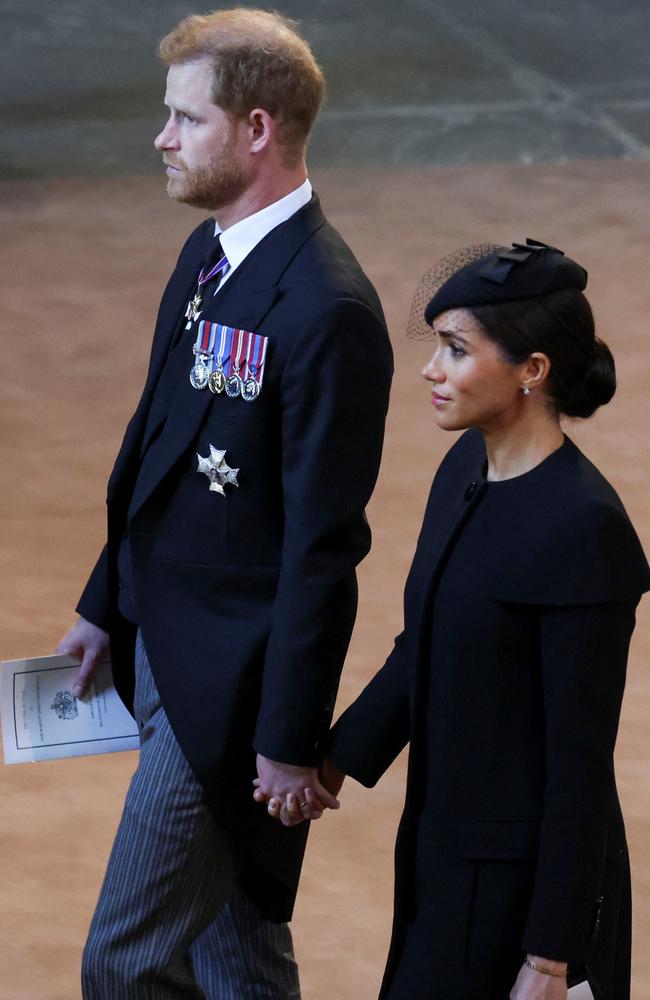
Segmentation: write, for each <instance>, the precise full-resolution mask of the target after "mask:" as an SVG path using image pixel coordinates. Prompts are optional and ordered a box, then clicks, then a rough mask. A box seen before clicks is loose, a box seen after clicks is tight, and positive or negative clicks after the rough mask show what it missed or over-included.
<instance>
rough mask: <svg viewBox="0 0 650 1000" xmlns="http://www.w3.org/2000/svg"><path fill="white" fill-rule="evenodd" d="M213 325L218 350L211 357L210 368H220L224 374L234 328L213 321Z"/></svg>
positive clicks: (214, 369)
mask: <svg viewBox="0 0 650 1000" xmlns="http://www.w3.org/2000/svg"><path fill="white" fill-rule="evenodd" d="M215 326H216V328H217V333H218V335H219V351H218V353H217V356H216V358H214V359H213V362H212V366H211V369H212V371H213V372H214V371H218V370H219V369H221V370H222V371H223V373H224V375H227V374H228V372H227V371H226V368H227V366H228V362H229V361H230V348H231V345H232V336H233V333H234V330H233V328H232V327H231V326H224V325H223V323H215ZM215 343H216V339H215Z"/></svg>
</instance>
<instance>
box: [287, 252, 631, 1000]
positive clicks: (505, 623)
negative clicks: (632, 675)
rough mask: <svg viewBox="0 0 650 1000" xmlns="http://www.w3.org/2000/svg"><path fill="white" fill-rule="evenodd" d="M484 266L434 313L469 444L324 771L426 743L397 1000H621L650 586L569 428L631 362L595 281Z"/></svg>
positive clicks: (394, 982)
mask: <svg viewBox="0 0 650 1000" xmlns="http://www.w3.org/2000/svg"><path fill="white" fill-rule="evenodd" d="M469 256H470V258H471V254H470V255H469ZM475 256H476V258H477V259H474V260H471V259H470V261H469V263H467V262H465V263H464V266H462V267H460V268H457V269H456V270H454V271H453V272H452V273H451V275H450V276H448V277H446V280H444V281H442V283H441V284H440V283H439V287H437V288H433V289H431V292H432V294H431V300H430V301H429V304H428V306H427V308H426V311H425V320H426V323H427V324H428V326H429V328H431V329H432V330H433V335H434V337H435V340H436V346H435V353H434V355H433V357H432V359H431V361H430V362H429V364H428V365H427V366H426V368H425V369H424V376H425V378H427V379H428V380H429V381H430V382H431V386H432V404H433V407H434V414H435V419H436V420H437V423H438V425H439V426H440V427H441V428H443V429H446V430H464V429H468V430H467V431H466V433H465V434H463V435H462V436H461V437H460V439H459V440H458V441H457V442H456V443H455V444H454V445H453V447H452V448H451V450H450V451H449V453H448V454H447V456H446V457H445V459H444V461H443V463H442V465H441V466H440V468H439V470H438V472H437V474H436V477H435V479H434V482H433V486H432V489H431V494H430V497H429V501H428V506H427V509H426V514H425V517H424V523H423V527H422V531H421V534H420V538H419V541H418V545H417V550H416V554H415V558H414V561H413V565H412V568H411V571H410V574H409V577H408V581H407V584H406V591H405V625H404V631H403V632H402V633H401V634H400V635H399V636H398V638H397V639H396V642H395V647H394V649H393V651H392V653H391V654H390V656H389V658H388V660H387V662H386V664H385V666H384V667H383V668H382V670H380V671H379V673H378V674H377V675H376V676H375V678H374V679H373V680H372V681H371V682H370V684H369V685H368V687H367V688H366V689H365V691H364V692H363V693H362V694H361V695H360V697H359V698H358V699H357V700H356V701H355V703H354V704H353V705H352V706H351V707H350V708H349V709H348V710H347V711H346V712H345V713H344V714H343V716H342V717H341V719H340V720H339V722H338V723H337V725H336V726H335V728H334V730H333V732H332V734H331V743H330V750H329V756H330V759H329V761H328V762H326V764H325V765H324V770H323V775H324V778H325V780H326V782H328V783H329V785H330V787H331V790H332V791H335V792H336V791H338V788H339V787H340V783H341V782H342V780H343V776H344V774H350V775H352V776H353V777H355V778H356V779H357V780H359V781H360V782H362V783H363V784H364V785H367V786H372V785H374V784H375V782H376V781H377V780H378V779H379V778H380V777H381V775H382V774H383V772H384V771H385V770H386V768H387V767H388V766H389V764H390V763H391V762H392V761H393V760H394V758H395V757H396V756H397V754H398V753H399V752H400V750H401V749H402V748H403V747H404V746H405V745H406V743H407V742H408V741H410V756H409V769H408V788H407V796H406V804H405V809H404V814H403V817H402V821H401V825H400V831H399V836H398V842H397V848H396V893H395V915H394V926H393V937H392V942H391V948H390V954H389V957H388V964H387V968H386V972H385V976H384V981H383V985H382V990H381V997H382V998H385V1000H461V998H462V1000H506V998H507V997H511V998H512V1000H541V998H544V1000H564V998H566V997H567V989H568V985H570V984H571V983H573V982H578V981H580V980H584V979H585V978H588V980H589V983H590V986H591V989H592V991H593V994H594V997H595V998H596V1000H626V998H628V997H629V966H630V895H629V893H630V882H629V868H628V857H627V847H626V842H625V832H624V827H623V822H622V818H621V814H620V809H619V805H618V798H617V794H616V786H615V781H614V769H613V751H614V743H615V739H616V731H617V726H618V718H619V710H620V705H621V699H622V695H623V687H624V681H625V669H626V660H627V652H628V645H629V640H630V636H631V634H632V630H633V628H634V616H635V608H636V605H637V603H638V601H639V598H640V596H641V594H642V593H643V592H644V591H645V590H646V589H648V587H649V585H650V570H649V569H648V564H647V562H646V560H645V557H644V555H643V552H642V550H641V547H640V544H639V541H638V538H637V536H636V534H635V532H634V529H633V527H632V525H631V523H630V521H629V520H628V518H627V515H626V513H625V510H624V508H623V506H622V504H621V501H620V500H619V498H618V496H617V495H616V493H615V492H614V490H613V489H612V487H611V486H610V485H609V484H608V483H607V482H606V480H605V479H604V478H603V477H602V476H601V474H600V473H599V472H598V470H597V469H596V468H595V467H594V466H593V465H592V464H591V463H590V462H589V461H588V459H586V458H585V457H584V455H582V454H581V452H580V451H579V450H578V449H577V448H576V447H575V445H574V444H572V442H571V441H570V440H569V439H568V438H567V437H565V436H564V434H563V432H562V429H561V426H560V416H561V415H563V414H564V415H566V416H569V417H588V416H590V415H591V414H592V413H593V412H594V410H595V409H596V408H597V407H598V406H599V405H601V404H603V403H606V402H608V400H609V399H610V398H611V396H612V395H613V393H614V388H615V374H614V364H613V360H612V356H611V354H610V352H609V350H608V348H607V347H606V345H605V344H604V343H603V342H602V341H600V340H599V339H598V338H596V337H595V336H594V327H593V320H592V315H591V310H590V308H589V305H588V303H587V300H586V299H585V297H584V295H583V294H582V290H583V289H584V287H585V285H586V272H585V271H584V270H583V269H582V268H581V267H580V266H579V265H578V264H576V263H575V262H574V261H571V260H570V259H569V258H567V257H565V256H564V255H563V254H562V252H561V251H558V250H555V249H553V248H550V247H546V246H544V245H542V244H537V243H533V242H532V241H529V244H528V245H527V246H524V247H522V246H520V245H517V244H514V245H513V247H512V248H511V249H509V250H505V249H502V250H498V249H493V250H491V251H489V252H486V250H485V248H481V250H480V252H478V253H477V254H476V255H475ZM466 260H467V258H466ZM309 799H310V796H309V795H308V794H307V793H306V796H305V801H306V802H308V801H309ZM312 801H313V799H312ZM275 805H276V807H277V804H275ZM304 806H305V802H303V803H302V806H301V804H300V803H295V802H293V801H289V802H288V803H285V804H284V817H285V821H287V822H290V821H291V817H292V816H293V817H295V818H298V816H299V813H298V810H299V809H302V808H303V807H304ZM287 807H288V811H287ZM313 815H318V810H316V811H315V812H314V813H313Z"/></svg>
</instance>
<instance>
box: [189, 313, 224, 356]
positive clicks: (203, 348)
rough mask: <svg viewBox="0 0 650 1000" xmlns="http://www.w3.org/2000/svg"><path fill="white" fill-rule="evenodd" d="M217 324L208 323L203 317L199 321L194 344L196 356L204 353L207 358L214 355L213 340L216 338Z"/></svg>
mask: <svg viewBox="0 0 650 1000" xmlns="http://www.w3.org/2000/svg"><path fill="white" fill-rule="evenodd" d="M217 326H218V324H217V323H209V322H208V321H207V320H205V319H202V320H201V322H200V323H199V329H198V333H197V335H196V342H195V344H194V353H195V355H196V356H197V358H198V357H199V356H200V355H204V356H205V357H208V358H212V357H213V356H214V342H215V340H216V338H217Z"/></svg>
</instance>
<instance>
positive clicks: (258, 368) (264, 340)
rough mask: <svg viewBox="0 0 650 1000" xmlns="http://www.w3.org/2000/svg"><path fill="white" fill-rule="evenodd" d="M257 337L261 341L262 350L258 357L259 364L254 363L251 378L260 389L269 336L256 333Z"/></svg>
mask: <svg viewBox="0 0 650 1000" xmlns="http://www.w3.org/2000/svg"><path fill="white" fill-rule="evenodd" d="M257 339H258V341H261V346H262V351H261V357H260V359H259V364H257V362H256V363H255V371H254V372H253V378H254V379H255V381H256V382H257V384H258V385H259V387H260V389H261V388H262V379H263V378H264V362H265V361H266V349H267V347H268V346H269V338H268V337H262V336H259V335H258V337H257Z"/></svg>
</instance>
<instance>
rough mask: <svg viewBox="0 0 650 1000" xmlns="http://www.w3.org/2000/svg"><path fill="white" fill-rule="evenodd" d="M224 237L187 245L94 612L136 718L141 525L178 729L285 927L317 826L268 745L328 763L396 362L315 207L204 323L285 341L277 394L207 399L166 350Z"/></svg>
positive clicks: (277, 232) (116, 497)
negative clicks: (324, 746)
mask: <svg viewBox="0 0 650 1000" xmlns="http://www.w3.org/2000/svg"><path fill="white" fill-rule="evenodd" d="M213 227H214V222H213V220H208V221H206V222H205V223H203V224H202V225H201V226H199V227H198V228H197V229H196V230H195V231H194V232H193V233H192V235H191V236H190V237H189V239H188V241H187V243H186V244H185V246H184V248H183V250H182V252H181V255H180V257H179V260H178V264H177V266H176V269H175V271H174V273H173V274H172V276H171V279H170V281H169V283H168V285H167V288H166V290H165V293H164V295H163V298H162V302H161V305H160V311H159V315H158V321H157V325H156V330H155V335H154V341H153V348H152V353H151V361H150V366H149V372H148V376H147V381H146V384H145V387H144V392H143V395H142V398H141V400H140V403H139V405H138V408H137V410H136V412H135V414H134V416H133V418H132V420H131V422H130V423H129V425H128V428H127V430H126V434H125V437H124V441H123V444H122V447H121V449H120V452H119V455H118V457H117V461H116V463H115V468H114V470H113V473H112V475H111V478H110V481H109V486H108V500H107V503H108V542H107V546H106V548H105V550H104V552H103V553H102V555H101V557H100V559H99V561H98V563H97V566H96V567H95V570H94V572H93V574H92V576H91V578H90V580H89V582H88V584H87V586H86V589H85V591H84V593H83V595H82V597H81V600H80V602H79V605H78V611H79V612H80V614H82V615H83V616H84V617H85V618H87V619H88V620H90V621H92V622H95V623H96V624H98V625H100V626H102V627H104V628H106V629H108V630H109V631H110V634H111V643H112V656H113V671H114V677H115V683H116V686H117V688H118V690H119V692H120V694H121V695H122V697H123V699H124V701H125V702H126V704H127V705H129V706H130V705H131V703H132V693H133V641H134V628H133V627H132V626H131V625H130V624H129V623H128V622H126V621H125V619H124V618H123V617H121V616H120V614H119V612H118V607H117V601H118V588H119V584H120V581H119V579H118V573H117V554H118V550H119V546H120V541H121V539H122V537H123V534H124V532H125V531H127V530H128V538H129V543H130V549H131V565H132V571H133V592H134V597H135V604H136V607H137V615H138V622H139V624H140V626H141V628H142V632H143V638H144V643H145V646H146V649H147V652H148V655H149V659H150V661H151V666H152V670H153V673H154V676H155V679H156V684H157V686H158V689H159V691H160V695H161V699H162V702H163V705H164V707H165V710H166V712H167V715H168V716H169V719H170V722H171V725H172V727H173V729H174V731H175V733H176V736H177V738H178V740H179V743H180V745H181V747H182V749H183V751H184V753H185V755H186V756H187V758H188V760H189V761H190V763H191V765H192V767H193V768H194V770H195V772H196V774H197V776H198V777H199V779H200V781H201V782H202V784H203V785H204V787H205V788H206V789H207V791H208V793H209V795H210V799H211V802H212V804H213V807H214V809H215V812H216V814H217V817H218V819H219V821H220V822H222V823H223V824H224V825H226V826H228V827H229V828H230V829H232V831H233V842H236V844H237V847H238V849H239V850H240V852H241V861H242V865H243V877H244V879H245V877H246V875H247V873H248V874H250V881H251V883H252V884H253V887H254V888H253V890H252V892H253V894H254V895H255V896H256V898H257V901H258V903H259V904H260V905H261V907H262V909H263V911H264V912H265V913H267V914H268V915H270V916H272V917H275V918H278V919H287V918H288V917H289V916H290V913H291V907H292V904H293V897H294V894H295V888H296V885H297V880H298V875H299V871H300V864H301V861H302V854H303V851H304V844H305V840H306V829H302V828H295V829H293V830H287V829H285V828H283V827H281V826H280V825H279V824H278V823H277V822H276V821H273V820H271V819H270V818H269V817H268V816H267V815H266V811H265V810H264V807H263V806H259V805H256V804H255V803H253V802H252V786H251V780H252V778H253V777H254V776H255V769H254V750H256V751H258V752H259V753H262V754H264V755H265V756H267V757H269V758H272V759H274V760H278V761H283V762H286V763H293V764H302V765H311V764H314V763H315V762H316V761H317V760H318V758H319V746H320V741H321V739H322V737H323V735H324V734H325V733H326V732H327V729H328V727H329V723H330V720H331V714H332V711H333V706H334V701H335V698H336V691H337V686H338V680H339V675H340V671H341V667H342V664H343V659H344V656H345V653H346V650H347V646H348V642H349V638H350V634H351V630H352V625H353V621H354V617H355V613H356V602H357V591H356V576H355V566H356V565H357V563H358V562H359V561H360V560H361V559H362V558H363V557H364V556H365V555H366V553H367V551H368V549H369V547H370V530H369V528H368V524H367V522H366V519H365V514H364V508H365V506H366V504H367V502H368V499H369V498H370V495H371V492H372V489H373V487H374V484H375V480H376V477H377V472H378V469H379V461H380V455H381V447H382V439H383V430H384V421H385V416H386V411H387V406H388V395H389V386H390V380H391V375H392V354H391V349H390V343H389V340H388V335H387V331H386V326H385V322H384V318H383V313H382V310H381V306H380V303H379V300H378V298H377V295H376V293H375V291H374V289H373V287H372V285H371V284H370V282H369V281H368V279H367V278H366V277H365V275H364V274H363V272H362V270H361V268H360V267H359V264H358V263H357V261H356V260H355V258H354V256H353V255H352V253H351V251H350V249H349V248H348V247H347V246H346V245H345V243H344V242H343V240H342V239H341V237H340V236H339V235H338V234H337V233H336V231H335V230H334V229H332V227H331V226H330V225H329V224H328V223H327V222H326V220H325V218H324V216H323V214H322V212H321V210H320V206H319V203H318V200H317V199H316V198H315V197H313V198H312V200H311V202H310V203H309V204H308V205H306V206H305V207H304V208H302V209H300V210H299V211H298V212H297V213H296V214H295V215H294V216H293V217H291V218H290V219H289V220H288V221H286V222H285V223H283V224H282V225H280V226H278V227H277V228H276V229H274V230H272V231H271V232H270V233H269V234H268V235H267V236H266V237H265V238H264V239H263V240H262V241H261V242H260V243H259V244H258V245H257V246H256V247H255V249H254V250H253V251H252V252H251V253H250V254H249V256H248V257H247V258H246V259H245V261H244V262H243V263H242V264H241V265H240V266H239V267H238V268H237V269H236V270H235V271H234V272H233V274H232V275H231V277H230V278H229V279H228V281H226V282H225V283H224V285H223V287H222V288H220V289H219V291H218V292H217V294H216V295H215V296H214V297H212V296H211V295H206V296H205V297H204V306H203V309H204V312H203V313H202V318H203V319H210V320H213V321H216V322H219V323H223V324H226V325H229V326H232V327H235V328H237V329H244V330H249V331H253V332H255V333H259V334H262V335H264V336H266V337H268V341H269V346H268V353H267V357H266V364H265V373H264V379H263V387H262V391H261V394H260V396H259V397H258V399H257V400H255V401H254V402H246V401H244V400H243V399H241V398H238V399H231V398H228V397H227V396H225V395H222V396H215V395H213V394H212V393H211V392H210V391H208V390H207V389H205V390H203V391H197V390H196V389H194V388H193V387H192V386H191V385H190V382H189V377H188V376H189V371H190V367H191V365H192V363H193V360H194V359H193V355H192V351H191V347H192V343H191V341H192V340H193V339H194V338H193V334H192V335H190V334H186V335H185V336H186V337H187V338H188V339H187V343H183V342H181V346H180V348H177V349H176V350H175V351H174V353H173V355H172V357H173V358H174V359H175V360H174V362H173V364H172V360H171V358H170V359H169V360H168V357H169V352H170V346H171V341H172V337H173V332H174V330H175V328H176V327H177V326H178V321H179V317H180V316H181V315H182V313H183V311H184V309H185V306H186V303H187V301H188V299H189V298H190V297H191V295H192V294H193V292H194V290H195V288H196V280H197V275H198V271H199V268H200V265H201V263H202V261H203V260H204V259H205V258H206V256H207V250H208V247H209V245H210V244H212V242H213V231H214V229H213ZM174 364H175V365H176V368H174ZM161 399H163V400H167V401H168V403H167V404H166V405H161V403H160V400H161ZM210 445H213V446H214V447H215V448H217V449H219V450H223V449H225V450H226V461H227V462H228V464H229V465H230V466H231V467H233V468H238V469H239V474H238V482H239V486H238V487H233V486H230V487H228V486H227V487H226V496H225V497H224V496H221V495H219V494H217V493H214V492H210V491H209V489H208V487H209V482H208V479H207V478H206V476H205V475H203V474H200V473H199V472H198V471H197V464H198V463H197V454H200V455H202V456H207V455H208V454H209V449H210ZM251 860H252V861H253V862H254V864H251ZM269 879H271V882H270V883H269Z"/></svg>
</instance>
